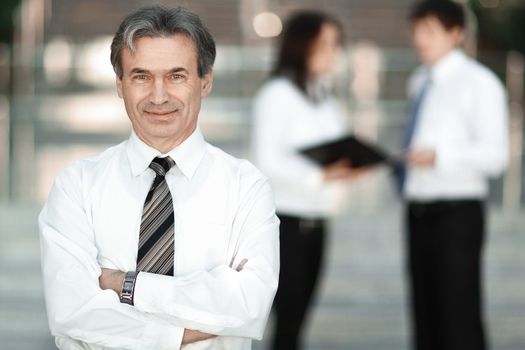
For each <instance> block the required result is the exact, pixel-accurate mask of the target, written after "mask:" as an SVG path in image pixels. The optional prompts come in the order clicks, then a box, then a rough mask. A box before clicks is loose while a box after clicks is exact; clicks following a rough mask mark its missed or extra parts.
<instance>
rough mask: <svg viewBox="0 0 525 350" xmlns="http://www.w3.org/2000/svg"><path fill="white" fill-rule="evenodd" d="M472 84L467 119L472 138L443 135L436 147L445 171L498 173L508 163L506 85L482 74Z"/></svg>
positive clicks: (438, 160) (437, 159) (495, 174)
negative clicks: (444, 136) (455, 138)
mask: <svg viewBox="0 0 525 350" xmlns="http://www.w3.org/2000/svg"><path fill="white" fill-rule="evenodd" d="M482 78H483V79H478V81H476V83H473V84H475V86H474V87H473V94H472V95H471V100H470V102H469V106H470V108H469V111H468V115H467V118H466V123H467V124H468V130H469V132H470V134H469V138H468V140H466V141H462V142H460V143H458V142H454V140H451V139H447V138H444V139H443V141H442V142H441V143H440V144H438V146H437V149H436V167H437V169H438V170H439V171H442V172H445V173H446V172H455V173H457V171H458V169H461V170H462V171H465V172H475V173H480V174H483V175H485V176H498V175H500V174H501V173H502V172H503V171H504V170H505V168H506V166H507V163H508V126H507V125H508V111H507V99H506V94H505V90H504V88H503V86H502V85H501V83H499V81H497V79H496V78H495V77H491V76H490V77H482Z"/></svg>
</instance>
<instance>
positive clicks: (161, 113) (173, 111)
mask: <svg viewBox="0 0 525 350" xmlns="http://www.w3.org/2000/svg"><path fill="white" fill-rule="evenodd" d="M145 112H146V113H148V114H151V115H154V116H159V117H162V116H167V115H170V114H173V113H175V112H177V110H176V109H174V110H167V111H165V110H162V111H145Z"/></svg>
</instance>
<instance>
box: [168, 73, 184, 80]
mask: <svg viewBox="0 0 525 350" xmlns="http://www.w3.org/2000/svg"><path fill="white" fill-rule="evenodd" d="M170 80H171V81H182V80H184V75H182V74H171V75H170Z"/></svg>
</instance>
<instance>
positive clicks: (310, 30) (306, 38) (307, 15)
mask: <svg viewBox="0 0 525 350" xmlns="http://www.w3.org/2000/svg"><path fill="white" fill-rule="evenodd" d="M323 24H332V25H334V26H336V27H337V29H338V31H339V42H340V43H342V42H343V27H342V25H341V23H339V21H337V20H336V19H335V18H333V17H330V16H328V15H327V14H324V13H320V12H313V11H302V12H298V13H295V14H294V15H292V16H291V17H290V18H289V19H288V21H287V22H286V24H285V26H284V30H283V33H282V34H281V39H280V40H281V41H280V43H279V53H278V57H277V61H276V63H275V67H274V69H273V70H272V74H271V75H272V76H286V77H289V78H290V79H291V80H292V81H293V82H294V83H295V84H296V85H297V87H298V88H299V89H300V90H301V91H303V92H304V93H306V84H307V81H308V67H307V63H308V58H309V55H310V48H311V46H312V44H313V42H314V40H315V39H316V38H317V37H318V36H319V33H320V32H321V28H322V26H323Z"/></svg>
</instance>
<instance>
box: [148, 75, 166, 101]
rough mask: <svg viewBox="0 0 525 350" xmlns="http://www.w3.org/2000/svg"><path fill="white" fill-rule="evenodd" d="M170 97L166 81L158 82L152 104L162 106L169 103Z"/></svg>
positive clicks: (153, 93) (152, 94)
mask: <svg viewBox="0 0 525 350" xmlns="http://www.w3.org/2000/svg"><path fill="white" fill-rule="evenodd" d="M168 100H169V96H168V91H167V89H166V86H165V84H164V81H162V80H156V81H155V83H154V84H153V88H152V91H151V95H150V102H151V103H154V104H157V105H160V104H163V103H166V102H168Z"/></svg>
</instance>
